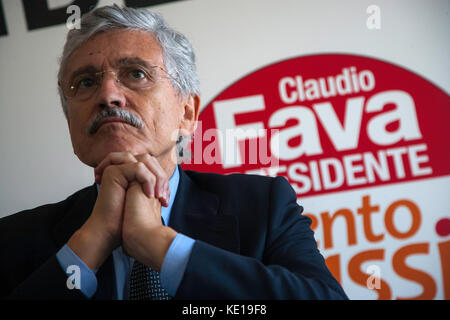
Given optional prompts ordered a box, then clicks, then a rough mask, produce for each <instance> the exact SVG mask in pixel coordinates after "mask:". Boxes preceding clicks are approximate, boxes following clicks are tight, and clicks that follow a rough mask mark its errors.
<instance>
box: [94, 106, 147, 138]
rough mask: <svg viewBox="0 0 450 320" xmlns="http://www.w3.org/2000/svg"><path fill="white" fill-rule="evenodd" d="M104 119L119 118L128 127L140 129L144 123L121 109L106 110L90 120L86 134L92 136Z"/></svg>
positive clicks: (136, 116)
mask: <svg viewBox="0 0 450 320" xmlns="http://www.w3.org/2000/svg"><path fill="white" fill-rule="evenodd" d="M106 118H121V119H122V120H124V121H125V122H126V123H128V124H129V125H131V126H133V127H135V128H138V129H141V128H142V127H144V123H143V122H142V120H141V118H140V117H139V116H138V115H135V114H132V113H131V112H129V111H127V110H124V109H121V108H106V109H103V110H102V111H100V112H99V114H98V115H97V116H96V117H95V118H94V119H93V120H92V122H91V124H90V125H89V127H88V133H89V134H94V133H96V132H97V130H98V128H99V127H100V123H101V122H102V121H103V120H104V119H106Z"/></svg>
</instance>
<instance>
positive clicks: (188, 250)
mask: <svg viewBox="0 0 450 320" xmlns="http://www.w3.org/2000/svg"><path fill="white" fill-rule="evenodd" d="M194 60H195V59H194V54H193V51H192V47H191V45H190V44H189V42H188V40H187V39H186V38H185V37H184V36H183V35H181V34H179V33H177V32H175V31H173V30H172V29H170V28H169V27H168V26H167V25H166V24H165V23H164V21H163V20H162V18H161V17H160V16H159V15H157V14H154V13H152V12H149V11H146V10H136V9H130V8H119V7H117V6H110V7H102V8H98V9H96V10H95V11H93V12H91V13H90V14H88V15H86V16H84V17H83V19H82V21H81V29H80V30H76V29H75V30H71V31H70V32H69V34H68V37H67V41H66V44H65V47H64V51H63V55H62V58H61V65H60V72H59V75H58V87H59V90H60V95H61V101H62V105H63V110H64V112H65V114H66V117H67V123H68V127H69V131H70V136H71V140H72V145H73V149H74V152H75V154H76V155H77V156H78V157H79V159H80V160H81V161H82V162H83V163H85V164H87V165H89V166H91V167H93V168H95V170H94V173H95V181H96V184H94V185H93V186H91V187H88V188H85V189H83V190H81V191H78V192H77V193H75V194H73V195H72V196H70V197H69V198H67V199H66V200H64V201H62V202H59V203H56V204H49V205H45V206H42V207H38V208H35V209H33V210H29V211H23V212H20V213H17V214H15V215H12V216H9V217H6V218H3V219H1V221H0V245H1V247H0V259H1V270H0V277H1V279H0V281H1V283H2V286H1V289H0V290H1V296H2V297H6V298H11V299H17V298H19V299H20V298H31V299H38V298H41V299H42V298H43V299H48V298H66V299H77V298H78V299H91V298H92V299H170V298H174V299H345V298H346V295H345V293H344V292H343V290H342V288H341V287H340V285H339V283H338V282H337V281H336V280H335V279H334V278H333V276H332V275H331V273H330V272H329V271H328V269H327V267H326V265H325V263H324V260H323V257H322V256H321V255H320V253H319V251H318V250H317V247H316V243H315V240H314V237H313V232H312V231H311V230H310V228H309V226H310V219H309V218H307V217H305V216H302V215H301V212H302V208H301V207H299V206H298V205H297V203H296V196H295V193H294V191H293V190H292V188H291V187H290V185H289V184H288V183H287V182H286V180H285V179H284V178H281V177H278V178H275V179H273V178H265V177H259V176H246V175H230V176H222V175H217V174H206V173H196V172H192V171H186V172H185V171H183V170H182V169H181V167H179V166H177V157H176V153H177V141H180V140H179V139H178V138H179V137H188V136H190V135H192V133H193V132H194V130H195V126H196V121H197V119H198V113H199V105H200V98H199V89H198V80H197V75H196V71H195V62H194ZM76 276H78V279H77V277H76ZM74 287H75V288H74Z"/></svg>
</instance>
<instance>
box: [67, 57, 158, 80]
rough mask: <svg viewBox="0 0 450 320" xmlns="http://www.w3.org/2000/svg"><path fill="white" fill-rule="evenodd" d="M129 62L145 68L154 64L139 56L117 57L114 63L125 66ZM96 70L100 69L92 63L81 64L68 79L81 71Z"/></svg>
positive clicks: (90, 71) (71, 78) (149, 67)
mask: <svg viewBox="0 0 450 320" xmlns="http://www.w3.org/2000/svg"><path fill="white" fill-rule="evenodd" d="M131 64H139V65H142V66H144V67H146V68H147V69H151V68H152V67H155V65H152V64H150V63H149V62H147V61H145V60H143V59H141V58H139V57H125V58H121V59H119V60H118V61H117V62H116V63H115V65H116V66H117V67H121V66H127V65H131ZM98 71H100V70H99V69H98V68H96V67H95V66H94V65H92V64H90V65H87V66H83V67H80V68H78V69H76V70H75V71H74V72H72V74H71V75H70V77H69V80H73V79H74V78H75V77H77V76H78V75H80V74H83V73H93V72H98Z"/></svg>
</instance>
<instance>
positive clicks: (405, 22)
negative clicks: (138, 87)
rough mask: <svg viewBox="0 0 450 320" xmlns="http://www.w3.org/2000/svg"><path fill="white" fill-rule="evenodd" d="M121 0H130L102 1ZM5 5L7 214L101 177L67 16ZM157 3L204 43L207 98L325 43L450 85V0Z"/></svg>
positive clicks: (1, 130) (1, 147) (1, 179)
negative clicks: (88, 143)
mask: <svg viewBox="0 0 450 320" xmlns="http://www.w3.org/2000/svg"><path fill="white" fill-rule="evenodd" d="M48 3H49V6H50V7H51V8H52V7H53V8H55V7H57V6H63V5H67V4H68V3H70V1H64V0H49V1H48ZM111 3H118V4H122V1H102V0H101V1H99V6H101V5H105V4H111ZM371 4H375V5H378V6H379V7H380V9H381V29H380V30H369V29H367V27H366V20H367V18H368V14H367V13H366V8H367V7H368V6H369V5H371ZM3 7H4V10H5V16H6V21H7V28H8V33H9V34H8V35H7V36H3V37H0V217H2V216H6V215H9V214H12V213H14V212H17V211H20V210H23V209H27V208H32V207H35V206H38V205H41V204H45V203H49V202H56V201H60V200H63V199H65V198H66V197H67V196H68V195H70V194H72V193H73V192H75V191H76V190H78V189H80V188H82V187H85V186H87V185H89V184H91V183H93V172H92V169H91V168H89V167H86V166H85V165H84V164H82V163H81V162H80V161H79V160H78V159H77V158H76V156H74V154H73V152H72V146H71V143H70V138H69V134H68V130H67V126H66V122H65V119H64V116H63V113H62V111H61V107H60V105H59V98H58V96H57V90H56V73H57V66H58V64H57V58H58V57H59V55H60V53H61V50H62V46H63V43H64V39H65V34H66V32H67V29H66V27H65V25H60V26H55V27H48V28H43V29H38V30H33V31H27V29H26V21H25V14H24V10H23V7H22V2H21V1H17V0H3ZM152 9H153V10H156V11H158V12H160V13H161V14H162V15H163V16H164V17H165V18H166V20H167V21H168V22H169V24H171V25H172V26H173V27H174V28H175V29H178V30H180V31H181V32H183V33H184V34H186V35H187V36H188V37H189V38H190V39H191V41H192V43H193V45H194V47H195V48H196V51H197V58H198V72H199V75H200V80H201V89H202V93H203V94H202V98H203V102H202V106H205V105H206V104H207V103H208V102H209V101H210V100H211V99H212V98H213V97H214V96H215V95H216V94H218V93H219V92H220V91H222V90H223V89H224V88H225V87H226V86H228V85H229V84H231V83H233V82H234V81H235V80H237V79H239V78H240V77H242V76H243V75H245V74H247V73H249V72H251V71H253V70H255V69H257V68H260V67H262V66H265V65H267V64H271V63H273V62H274V61H278V60H283V59H286V58H289V57H294V56H300V55H306V54H313V53H325V52H342V53H353V54H361V55H367V56H372V57H376V58H378V59H384V60H387V61H389V62H391V63H395V64H399V65H401V66H403V67H405V68H407V69H410V70H412V71H414V72H416V73H418V74H419V75H421V76H423V77H425V78H426V79H428V80H430V81H432V82H433V83H435V84H436V85H438V86H439V87H441V88H442V89H444V90H445V91H446V92H450V61H449V52H450V37H449V30H450V17H449V11H450V1H448V0H432V1H427V0H420V1H419V0H407V1H406V0H397V1H392V0H370V1H367V0H346V1H331V0H330V1H324V0H320V1H313V0H310V1H302V0H276V1H275V0H192V1H181V2H174V3H169V4H165V5H159V6H154V7H152ZM446 138H448V137H443V139H446Z"/></svg>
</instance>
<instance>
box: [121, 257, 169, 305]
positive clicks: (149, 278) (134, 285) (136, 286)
mask: <svg viewBox="0 0 450 320" xmlns="http://www.w3.org/2000/svg"><path fill="white" fill-rule="evenodd" d="M171 298H172V297H171V296H169V294H168V293H167V291H166V290H164V288H163V287H162V286H161V281H160V279H159V272H157V271H155V270H153V269H151V268H149V267H147V266H146V265H144V264H142V263H140V262H139V261H137V260H135V261H134V263H133V268H132V270H131V275H130V300H170V299H171Z"/></svg>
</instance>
